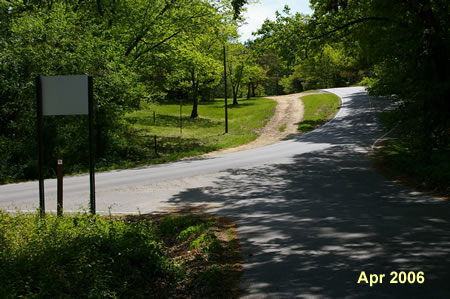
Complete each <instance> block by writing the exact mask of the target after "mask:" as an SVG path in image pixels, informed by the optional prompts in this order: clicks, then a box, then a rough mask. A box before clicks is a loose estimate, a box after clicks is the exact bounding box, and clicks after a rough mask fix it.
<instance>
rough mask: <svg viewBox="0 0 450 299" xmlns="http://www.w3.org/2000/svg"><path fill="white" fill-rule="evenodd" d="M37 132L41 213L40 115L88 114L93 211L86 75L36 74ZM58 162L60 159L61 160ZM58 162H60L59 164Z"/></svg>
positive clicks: (89, 86)
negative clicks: (37, 75)
mask: <svg viewBox="0 0 450 299" xmlns="http://www.w3.org/2000/svg"><path fill="white" fill-rule="evenodd" d="M36 93H37V135H38V146H39V209H40V213H41V216H44V215H45V192H44V170H43V169H44V141H43V140H44V138H43V131H42V119H43V117H44V116H47V115H76V114H87V115H88V118H89V166H90V175H89V178H90V210H91V213H92V214H95V172H94V168H95V160H94V129H93V127H94V115H93V114H94V108H93V106H94V104H93V101H94V96H93V94H94V93H93V78H92V76H89V75H70V76H39V77H37V78H36ZM61 162H62V161H61ZM61 166H62V165H61Z"/></svg>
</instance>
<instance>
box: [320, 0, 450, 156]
mask: <svg viewBox="0 0 450 299" xmlns="http://www.w3.org/2000/svg"><path fill="white" fill-rule="evenodd" d="M312 4H313V6H314V22H312V23H311V26H312V28H313V30H312V32H313V35H312V36H311V39H315V40H319V39H320V40H324V39H328V38H330V37H331V38H342V37H344V38H348V37H351V38H353V39H355V40H357V41H358V42H359V43H360V46H361V52H362V54H361V55H362V56H364V57H365V58H366V59H367V60H368V64H370V65H372V66H373V70H374V72H373V75H374V78H373V84H372V85H371V86H370V91H371V93H372V94H377V95H395V98H396V99H399V100H401V101H402V102H403V104H404V107H405V109H404V114H403V116H404V123H408V126H407V127H408V129H409V130H410V134H411V136H414V137H415V139H416V140H419V141H420V144H421V146H422V147H423V149H424V152H425V156H430V153H431V150H432V149H433V148H434V147H440V148H446V147H448V144H449V141H450V134H449V129H450V117H449V111H450V101H449V100H448V99H449V98H450V59H449V53H450V31H449V22H450V18H449V6H450V4H449V3H448V1H444V0H420V1H406V2H405V1H400V2H398V1H397V2H395V1H394V2H392V1H387V0H373V1H365V2H360V1H346V0H341V1H331V0H322V1H312ZM417 137H419V138H417Z"/></svg>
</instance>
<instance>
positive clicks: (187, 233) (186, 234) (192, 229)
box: [177, 221, 215, 240]
mask: <svg viewBox="0 0 450 299" xmlns="http://www.w3.org/2000/svg"><path fill="white" fill-rule="evenodd" d="M214 223H215V221H208V222H205V223H201V224H199V225H193V226H189V227H188V228H186V229H184V230H183V231H181V232H180V233H179V234H178V236H177V240H186V239H188V238H190V237H191V236H192V235H198V234H199V233H201V232H203V231H204V230H205V229H206V228H208V227H210V226H213V225H214Z"/></svg>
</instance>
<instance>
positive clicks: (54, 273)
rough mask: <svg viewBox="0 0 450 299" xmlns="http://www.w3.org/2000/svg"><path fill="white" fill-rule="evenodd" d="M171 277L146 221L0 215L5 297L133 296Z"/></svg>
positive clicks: (0, 269)
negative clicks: (128, 221) (127, 221)
mask: <svg viewBox="0 0 450 299" xmlns="http://www.w3.org/2000/svg"><path fill="white" fill-rule="evenodd" d="M173 275H175V268H174V267H173V265H172V263H171V262H170V260H169V259H168V258H167V257H165V255H164V254H163V251H162V244H161V243H160V241H159V240H158V238H157V235H156V232H155V228H154V227H153V225H152V224H151V222H147V221H137V222H130V223H126V222H125V221H122V220H118V219H113V218H111V219H108V218H101V217H98V216H91V215H87V214H79V215H75V216H65V217H56V216H54V215H53V216H52V215H48V216H46V217H45V218H42V219H41V218H40V217H39V216H38V215H18V216H11V215H9V214H6V213H3V212H0V289H1V290H2V294H3V295H5V296H6V297H7V298H18V297H36V296H37V297H40V298H56V297H60V296H64V297H66V296H67V297H83V298H87V297H97V298H98V297H136V296H143V295H145V294H142V293H136V292H143V290H144V292H145V290H146V291H147V292H150V291H151V290H150V289H149V287H151V286H152V285H154V284H155V283H158V281H159V280H161V279H167V278H170V277H173Z"/></svg>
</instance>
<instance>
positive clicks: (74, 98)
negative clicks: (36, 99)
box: [41, 75, 89, 115]
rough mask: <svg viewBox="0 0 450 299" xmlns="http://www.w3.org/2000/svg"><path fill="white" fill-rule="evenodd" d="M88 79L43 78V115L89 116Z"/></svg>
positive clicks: (75, 77)
mask: <svg viewBox="0 0 450 299" xmlns="http://www.w3.org/2000/svg"><path fill="white" fill-rule="evenodd" d="M88 77H89V76H87V75H71V76H42V77H41V88H42V115H74V114H88V111H89V108H88V106H89V104H88V102H89V88H88Z"/></svg>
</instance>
